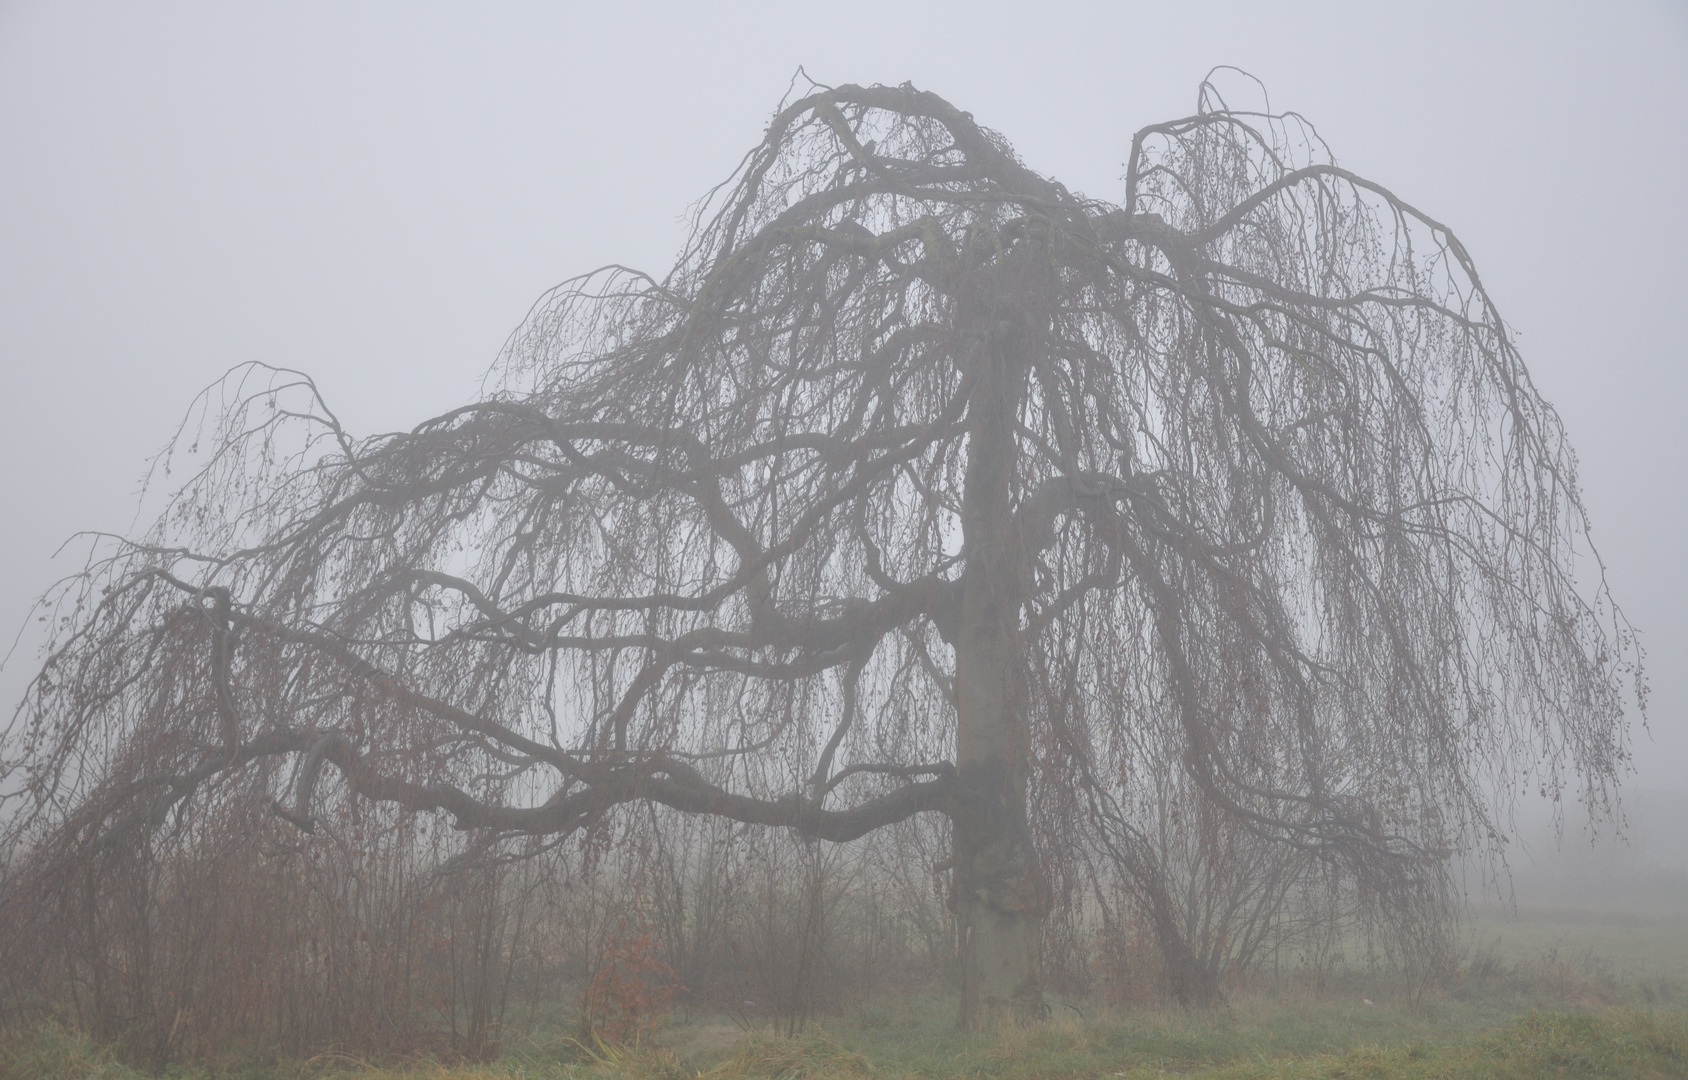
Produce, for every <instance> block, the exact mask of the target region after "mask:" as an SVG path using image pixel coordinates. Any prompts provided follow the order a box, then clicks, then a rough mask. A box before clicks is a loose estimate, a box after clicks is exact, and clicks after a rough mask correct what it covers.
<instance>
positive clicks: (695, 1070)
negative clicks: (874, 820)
mask: <svg viewBox="0 0 1688 1080" xmlns="http://www.w3.org/2000/svg"><path fill="white" fill-rule="evenodd" d="M1143 1034H1144V1033H1143V1032H1142V1031H1133V1030H1131V1029H1126V1028H1120V1027H1116V1026H1112V1025H1105V1024H1093V1023H1084V1022H1080V1021H1072V1020H1067V1021H1053V1022H1050V1023H1046V1024H1042V1025H1038V1026H1036V1027H1031V1028H1026V1029H1021V1030H1009V1031H1004V1032H1000V1033H998V1034H996V1035H994V1036H990V1037H984V1038H974V1039H967V1038H964V1037H961V1036H955V1037H954V1038H953V1039H951V1040H948V1041H947V1042H946V1043H943V1044H937V1043H929V1044H928V1045H927V1046H926V1047H925V1048H924V1050H923V1052H921V1053H917V1054H914V1055H906V1054H905V1055H896V1057H897V1058H899V1059H900V1060H875V1059H874V1058H872V1057H870V1056H869V1055H867V1054H865V1053H861V1052H859V1051H854V1050H851V1049H850V1048H849V1047H848V1046H847V1045H846V1044H845V1042H843V1041H840V1040H839V1039H835V1038H833V1037H831V1036H829V1035H828V1034H826V1033H825V1032H824V1031H814V1032H811V1033H810V1034H808V1035H805V1036H803V1037H800V1038H796V1039H779V1038H772V1037H764V1036H758V1035H750V1036H747V1037H745V1038H743V1039H741V1040H740V1041H739V1042H738V1043H737V1044H736V1045H735V1046H734V1047H733V1048H732V1050H731V1052H730V1053H728V1054H727V1056H725V1057H724V1058H723V1059H721V1060H720V1061H717V1062H715V1063H714V1064H713V1065H709V1066H707V1067H699V1066H698V1065H696V1064H695V1063H692V1062H688V1061H685V1060H683V1059H682V1058H680V1057H679V1056H677V1055H676V1054H675V1053H674V1052H673V1051H671V1050H666V1049H663V1048H660V1047H654V1048H644V1049H634V1050H620V1049H613V1048H604V1049H602V1050H600V1051H597V1052H595V1053H593V1054H588V1055H582V1056H579V1057H578V1058H577V1059H576V1060H572V1061H560V1060H557V1059H556V1058H554V1057H550V1056H549V1055H537V1056H536V1055H513V1056H511V1057H510V1058H507V1059H505V1060H504V1061H501V1062H497V1063H494V1064H491V1065H483V1066H459V1067H454V1068H453V1067H446V1066H441V1065H437V1064H433V1063H428V1062H414V1063H407V1064H404V1065H400V1066H396V1067H389V1068H384V1069H380V1068H375V1067H373V1066H366V1065H363V1064H361V1063H357V1062H352V1061H348V1060H345V1059H317V1060H314V1061H310V1062H299V1063H296V1064H294V1065H292V1066H289V1067H287V1068H286V1069H282V1070H274V1069H272V1070H267V1071H266V1074H265V1075H266V1076H269V1077H275V1078H278V1080H279V1078H283V1077H286V1078H288V1080H293V1078H306V1077H310V1078H316V1080H351V1078H358V1080H424V1078H427V1080H518V1078H520V1080H692V1078H695V1077H699V1076H701V1077H703V1078H704V1080H868V1078H874V1080H926V1078H934V1080H936V1078H944V1080H962V1078H966V1080H1068V1078H1071V1080H1079V1078H1084V1080H1089V1078H1096V1080H1139V1078H1146V1077H1159V1076H1166V1075H1169V1074H1175V1075H1181V1076H1184V1077H1189V1078H1192V1080H1196V1078H1209V1077H1211V1078H1215V1080H1217V1078H1226V1080H1268V1078H1272V1080H1301V1078H1308V1080H1311V1078H1330V1080H1336V1078H1359V1077H1378V1078H1401V1080H1409V1078H1411V1080H1418V1078H1425V1080H1429V1078H1439V1080H1456V1078H1460V1080H1463V1078H1471V1080H1479V1078H1484V1080H1491V1078H1492V1080H1511V1078H1518V1080H1525V1078H1546V1077H1625V1078H1633V1080H1650V1078H1667V1077H1688V1012H1681V1011H1672V1012H1648V1011H1644V1010H1635V1009H1613V1010H1606V1011H1603V1012H1599V1013H1531V1014H1529V1015H1526V1016H1523V1017H1520V1018H1518V1019H1515V1020H1513V1021H1511V1022H1509V1023H1507V1024H1504V1025H1501V1026H1500V1027H1497V1028H1494V1029H1491V1030H1488V1031H1482V1032H1478V1033H1475V1034H1466V1035H1463V1036H1458V1037H1454V1038H1447V1039H1442V1040H1433V1039H1429V1038H1410V1039H1395V1040H1384V1041H1376V1042H1372V1041H1362V1042H1359V1043H1356V1044H1353V1045H1350V1046H1348V1047H1346V1048H1343V1049H1333V1050H1325V1051H1314V1052H1307V1051H1305V1050H1304V1049H1298V1048H1296V1047H1295V1046H1292V1045H1276V1046H1272V1045H1266V1046H1262V1045H1252V1046H1245V1045H1242V1044H1227V1043H1225V1042H1223V1041H1219V1042H1216V1041H1214V1040H1211V1039H1208V1038H1203V1037H1199V1036H1198V1037H1194V1038H1191V1037H1184V1038H1180V1037H1177V1036H1175V1035H1171V1036H1165V1037H1162V1038H1159V1039H1155V1038H1148V1039H1145V1038H1143V1037H1142V1036H1143ZM0 1063H3V1066H4V1070H5V1072H4V1075H5V1076H7V1077H9V1078H15V1080H72V1078H75V1080H141V1078H142V1077H143V1076H144V1075H145V1074H143V1073H141V1072H138V1071H136V1070H133V1069H130V1068H129V1067H127V1066H124V1065H122V1064H120V1063H118V1062H117V1061H116V1060H115V1059H114V1058H113V1057H112V1056H111V1055H110V1054H109V1052H107V1051H104V1050H102V1049H101V1048H100V1047H97V1046H95V1045H93V1044H92V1043H90V1042H88V1041H87V1040H86V1039H82V1038H79V1037H77V1036H76V1035H74V1034H72V1033H68V1032H66V1031H64V1030H62V1029H59V1028H55V1027H51V1026H48V1027H43V1028H42V1029H40V1030H39V1031H38V1032H37V1033H36V1034H35V1036H34V1037H33V1038H32V1039H30V1040H28V1041H27V1042H25V1043H24V1044H22V1045H20V1046H16V1047H14V1048H13V1051H12V1053H11V1054H10V1055H9V1056H8V1057H7V1058H4V1059H0ZM171 1075H174V1076H177V1077H180V1078H182V1080H189V1078H201V1077H206V1078H208V1077H210V1076H211V1075H213V1074H211V1073H207V1072H202V1071H199V1070H186V1071H182V1072H173V1073H172V1074H171ZM218 1075H229V1074H226V1073H225V1074H218Z"/></svg>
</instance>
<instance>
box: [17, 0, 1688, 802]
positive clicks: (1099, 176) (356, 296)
mask: <svg viewBox="0 0 1688 1080" xmlns="http://www.w3.org/2000/svg"><path fill="white" fill-rule="evenodd" d="M799 64H801V65H804V66H805V67H806V69H807V71H808V72H809V73H810V74H811V75H812V76H814V77H815V78H816V79H818V80H820V81H823V82H831V83H842V82H864V83H865V82H892V83H896V82H902V81H904V80H912V81H913V82H915V83H916V84H917V85H919V86H921V87H922V88H926V89H931V90H935V91H937V92H938V93H941V94H943V95H944V96H946V97H948V98H949V99H950V100H951V101H953V102H955V103H956V104H958V105H959V106H960V107H962V108H964V109H967V110H970V111H971V112H973V113H974V115H975V116H977V117H978V118H979V119H980V120H981V121H982V122H984V123H986V124H988V125H990V126H992V127H995V128H997V129H998V130H1000V131H1002V132H1003V133H1004V134H1006V135H1007V136H1008V138H1009V139H1010V140H1011V141H1012V142H1013V143H1014V144H1015V146H1016V147H1017V148H1018V149H1019V151H1020V153H1021V154H1022V156H1023V157H1024V158H1025V160H1026V161H1027V162H1028V164H1030V165H1031V166H1032V167H1034V168H1036V169H1038V170H1040V171H1042V172H1046V173H1049V174H1051V175H1054V176H1056V177H1057V178H1059V179H1061V180H1062V181H1063V182H1065V183H1066V184H1067V185H1068V186H1069V187H1072V188H1075V189H1079V190H1082V191H1084V192H1085V193H1086V194H1089V195H1093V196H1097V197H1102V198H1118V197H1119V194H1120V183H1119V177H1120V175H1121V173H1122V171H1123V159H1124V156H1125V153H1126V149H1127V146H1128V143H1129V139H1130V135H1131V132H1133V131H1134V130H1135V129H1137V128H1138V127H1141V126H1143V125H1145V124H1148V123H1151V122H1154V121H1159V120H1164V119H1169V118H1172V117H1174V116H1180V115H1184V114H1186V113H1188V112H1189V111H1191V108H1192V106H1193V104H1194V100H1195V91H1196V85H1197V83H1198V81H1199V80H1200V79H1201V77H1202V75H1203V74H1204V73H1205V72H1206V71H1207V70H1208V69H1209V68H1211V67H1213V66H1214V65H1217V64H1235V65H1238V66H1241V67H1244V68H1246V69H1248V70H1249V71H1251V72H1253V73H1254V74H1255V75H1257V76H1259V77H1260V78H1261V79H1263V80H1264V81H1265V83H1266V85H1267V87H1268V88H1269V89H1270V91H1271V95H1272V103H1273V105H1275V106H1277V107H1280V108H1291V109H1296V110H1298V111H1300V112H1302V113H1304V114H1306V115H1307V116H1308V117H1309V118H1310V119H1311V120H1312V121H1313V122H1314V123H1315V124H1316V125H1318V127H1319V129H1320V131H1321V132H1322V133H1323V134H1324V135H1325V137H1326V138H1327V139H1328V140H1329V142H1330V143H1331V145H1332V147H1333V149H1334V151H1335V153H1336V155H1337V158H1338V160H1339V161H1340V162H1342V163H1343V164H1344V165H1346V166H1348V167H1350V168H1352V169H1355V170H1357V171H1359V172H1361V173H1363V174H1365V175H1367V176H1369V177H1371V178H1372V179H1375V180H1377V181H1380V182H1382V183H1384V184H1386V185H1388V186H1390V187H1391V188H1392V189H1394V190H1395V192H1396V193H1397V194H1399V195H1401V196H1402V197H1404V198H1406V199H1407V200H1408V201H1410V202H1413V203H1414V204H1416V205H1418V206H1419V207H1421V208H1422V209H1424V210H1425V211H1427V212H1429V213H1430V214H1432V215H1433V216H1435V217H1438V218H1439V219H1441V220H1442V221H1444V222H1446V223H1448V224H1449V225H1451V226H1452V227H1453V228H1454V229H1455V231H1456V232H1457V233H1458V234H1459V235H1460V236H1461V238H1462V239H1463V240H1464V242H1465V244H1466V246H1467V247H1468V248H1469V249H1470V251H1471V252H1472V254H1473V256H1474V257H1475V259H1476V260H1477V264H1478V266H1479V268H1480V270H1481V271H1482V273H1483V275H1484V281H1485V283H1486V284H1487V285H1488V286H1489V288H1490V291H1491V292H1492V293H1493V295H1494V296H1495V297H1496V299H1497V300H1498V302H1499V303H1500V305H1501V310H1502V312H1503V313H1504V314H1505V315H1506V317H1507V318H1508V319H1509V320H1510V321H1511V322H1512V324H1513V325H1514V326H1515V327H1516V328H1517V330H1518V333H1519V335H1520V339H1521V342H1522V345H1523V348H1524V352H1525V356H1526V358H1527V360H1528V362H1529V364H1530V366H1531V369H1532V371H1533V372H1534V374H1535V377H1536V380H1537V382H1538V384H1539V385H1540V386H1541V387H1542V389H1543V391H1544V392H1545V393H1546V395H1547V396H1548V398H1549V399H1550V400H1552V401H1553V402H1555V403H1556V404H1557V405H1558V407H1559V409H1560V410H1561V412H1562V413H1563V415H1564V417H1565V420H1566V423H1567V425H1568V427H1569V429H1570V432H1571V435H1572V438H1573V440H1574V441H1575V444H1576V445H1577V447H1578V449H1579V452H1580V454H1581V458H1582V468H1583V474H1582V479H1583V486H1584V493H1585V496H1586V499H1587V502H1588V504H1589V507H1590V509H1591V511H1592V514H1593V517H1594V525H1595V538H1596V541H1597V542H1598V543H1599V544H1600V545H1601V547H1602V551H1603V554H1604V556H1605V558H1606V561H1607V563H1608V565H1609V567H1610V578H1611V581H1612V583H1613V587H1614V589H1615V591H1616V593H1617V595H1618V597H1619V600H1620V602H1622V603H1623V604H1624V605H1625V607H1626V608H1627V610H1628V612H1629V614H1630V616H1631V618H1632V619H1633V621H1634V622H1635V623H1636V625H1637V626H1639V627H1640V628H1641V629H1642V630H1643V631H1644V632H1645V635H1646V642H1647V648H1648V651H1649V668H1650V672H1651V681H1652V686H1653V690H1654V694H1653V700H1652V705H1653V713H1652V734H1651V737H1649V736H1648V735H1647V734H1646V733H1642V732H1637V735H1636V739H1635V749H1636V751H1637V755H1636V756H1637V775H1636V776H1635V778H1634V781H1633V782H1634V783H1635V784H1636V785H1637V786H1639V787H1650V788H1674V789H1679V790H1688V666H1685V664H1684V657H1685V654H1688V536H1685V534H1684V529H1685V526H1688V510H1685V497H1688V424H1685V423H1684V417H1685V416H1688V363H1685V361H1688V337H1685V336H1684V334H1683V332H1682V330H1681V329H1680V323H1681V317H1682V316H1683V314H1684V313H1688V5H1685V4H1684V3H1683V2H1682V0H1674V2H1667V0H1646V2H1642V0H1634V2H1625V0H1607V2H1605V3H1601V4H1597V5H1596V4H1568V3H1557V4H1555V3H1542V2H1534V3H1518V4H1499V3H1494V4H1486V3H1473V2H1469V0H1468V2H1462V3H1441V4H1438V3H1426V2H1423V0H1414V2H1412V3H1397V4H1393V5H1372V4H1364V3H1356V2H1353V0H1348V2H1343V3H1330V4H1314V3H1298V4H1290V3H1285V4H1267V3H1263V2H1259V0H1256V2H1254V3H1242V4H1224V3H1184V4H1175V3H1168V2H1167V0H1155V2H1152V3H1134V2H1133V3H1125V2H1120V3H1101V2H1094V3H1089V4H1074V3H1054V2H1043V3H1026V4H1007V3H989V2H983V0H975V2H971V3H955V4H937V3H926V4H922V3H911V2H908V0H904V2H898V3H881V2H877V0H875V2H852V3H848V4H845V3H832V4H815V5H809V6H806V7H803V6H800V5H797V4H793V3H790V2H786V3H765V4H749V3H740V4H724V3H723V4H698V3H686V4H680V3H674V4H640V3H629V2H619V3H598V4H594V5H590V6H588V5H583V4H568V3H556V4H547V5H538V4H533V5H523V4H515V3H506V4H499V5H496V7H495V6H494V5H489V4H477V5H468V4H464V5H458V6H455V7H447V6H444V5H425V4H414V3H408V4H402V5H401V4H396V3H395V4H374V3H369V4H343V3H335V4H328V3H321V4H311V3H299V2H291V3H287V4H272V5H268V6H260V5H252V4H240V5H235V4H221V3H218V4H211V3H206V4H162V3H153V4H146V5H139V4H129V3H81V4H74V5H72V4H62V3H58V4H49V3H20V2H10V3H5V2H0V462H3V465H0V507H4V510H5V512H4V518H3V519H0V520H4V522H5V528H4V529H3V530H0V626H3V627H4V628H5V630H6V636H7V637H8V638H9V637H10V634H11V631H12V629H13V628H14V627H16V626H17V625H19V624H20V623H21V622H22V621H23V619H24V618H25V615H26V612H27V609H28V605H29V602H30V600H31V599H32V597H33V596H34V595H36V594H38V593H39V592H40V591H41V590H42V589H43V588H44V587H45V586H46V585H47V584H48V583H49V582H50V581H51V580H52V579H53V578H55V577H57V576H59V575H61V574H63V573H66V572H69V571H70V570H72V569H74V566H73V565H71V561H70V560H69V559H68V558H65V557H61V558H60V559H59V560H58V561H57V562H55V561H53V560H52V559H51V558H50V556H51V555H52V553H53V550H54V549H55V548H56V547H57V546H58V545H59V543H60V542H61V541H63V540H65V539H66V538H67V537H69V536H70V534H71V533H73V532H74V531H76V530H78V529H83V528H98V529H108V530H117V531H124V530H127V529H128V528H129V527H130V523H131V521H132V518H133V515H134V508H135V500H134V492H135V490H136V484H137V481H138V479H139V477H140V475H141V473H142V470H143V467H144V461H145V458H146V457H147V456H148V455H149V454H150V453H152V452H153V451H155V450H157V449H158V448H159V446H160V445H161V444H162V442H163V441H164V439H165V438H166V437H167V436H168V435H169V433H170V430H171V428H172V427H173V425H174V422H175V421H176V420H177V419H178V418H179V416H180V414H181V412H182V410H183V409H184V408H185V406H186V405H187V403H188V401H189V399H190V398H191V397H192V396H193V394H194V393H195V392H196V391H197V390H198V389H199V388H200V387H202V386H203V385H205V384H206V383H209V382H211V381H212V380H214V379H215V378H216V377H217V376H218V375H219V374H220V373H221V372H222V371H223V370H224V369H226V368H228V367H229V366H231V365H233V364H236V363H240V362H242V361H247V360H261V361H266V362H269V363H273V364H284V365H289V366H295V367H300V368H303V369H305V370H308V371H310V372H312V373H313V374H315V375H316V376H317V377H318V381H319V384H320V385H321V386H322V387H323V389H324V391H325V392H326V394H327V395H328V397H329V400H330V402H331V403H332V404H334V405H335V406H336V408H337V410H338V412H339V413H340V415H341V417H342V418H343V419H344V420H345V421H346V422H347V423H348V425H350V426H351V427H352V428H353V429H354V430H355V431H358V432H362V433H368V432H372V431H377V430H389V429H393V428H399V427H406V428H407V427H410V426H411V425H412V424H413V423H415V422H416V421H417V420H420V419H422V418H423V417H424V416H426V415H428V414H431V413H433V412H437V411H441V410H443V409H446V408H448V407H450V406H452V405H455V404H458V403H460V402H461V401H463V400H465V399H467V398H468V397H470V396H472V395H473V393H474V392H475V389H476V387H477V385H478V383H479V380H480V376H481V374H482V373H483V371H484V370H485V369H486V367H487V366H488V365H489V364H490V362H491V361H492V359H493V358H494V356H495V354H496V352H497V350H498V347H499V346H500V345H501V344H502V342H503V340H504V338H505V335H506V334H507V333H508V332H509V330H510V329H511V328H512V327H513V326H514V325H515V324H516V323H517V322H518V321H519V320H520V319H521V317H522V316H523V314H524V313H525V312H526V311H527V308H528V306H529V304H530V303H531V302H532V301H533V299H534V298H535V297H537V296H538V294H539V293H540V292H541V291H542V290H544V289H545V288H547V287H548V286H550V285H552V284H554V283H556V282H557V281H559V280H561V279H562V278H564V277H567V276H570V275H572V274H574V273H577V272H580V271H583V270H587V269H591V268H593V267H595V266H598V265H600V264H603V263H606V262H623V263H629V264H632V265H636V266H640V267H643V268H646V269H649V270H652V271H655V272H659V273H660V271H662V270H665V269H666V268H667V266H668V263H669V261H670V260H671V257H672V256H673V254H674V253H675V252H676V251H677V250H678V248H679V246H680V244H681V241H682V239H683V235H684V222H683V218H684V215H685V212H686V210H687V207H688V205H689V204H690V203H691V202H692V201H693V200H695V199H697V198H698V197H699V196H701V195H703V194H704V192H705V191H707V190H708V189H709V188H710V187H711V186H712V185H713V184H715V183H716V182H718V181H719V180H721V179H723V178H724V177H725V176H726V175H727V174H728V173H729V172H730V171H731V170H732V168H733V167H734V165H735V164H736V163H737V162H738V160H739V158H740V156H741V155H742V154H743V153H744V152H745V151H746V150H747V149H749V148H750V146H751V145H752V144H753V143H754V142H755V141H756V139H757V138H758V137H759V136H760V134H761V131H762V128H763V126H764V124H765V123H766V120H767V118H768V116H769V114H770V113H771V111H772V109H773V107H774V105H775V104H776V102H777V101H778V99H779V98H780V96H781V94H782V93H783V92H784V91H785V89H786V86H787V84H788V83H789V81H790V79H791V76H792V73H793V72H794V71H795V70H796V68H797V66H798V65H799ZM30 659H31V657H30V656H27V655H25V656H20V657H17V658H15V659H14V661H13V662H12V664H11V665H10V667H9V670H7V671H5V672H4V673H0V692H3V694H4V697H5V698H6V699H7V700H8V701H10V700H15V698H16V696H17V693H18V692H19V691H20V690H21V686H22V676H23V673H24V671H23V669H26V668H28V666H29V661H30Z"/></svg>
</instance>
